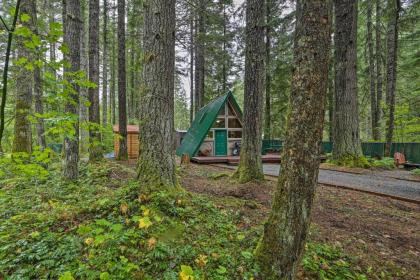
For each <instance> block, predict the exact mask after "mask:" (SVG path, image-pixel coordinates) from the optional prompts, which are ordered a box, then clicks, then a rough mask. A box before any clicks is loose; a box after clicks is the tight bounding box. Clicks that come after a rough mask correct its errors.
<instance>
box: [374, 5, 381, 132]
mask: <svg viewBox="0 0 420 280" xmlns="http://www.w3.org/2000/svg"><path fill="white" fill-rule="evenodd" d="M381 17H382V9H381V0H376V25H375V43H376V46H375V52H376V53H375V60H376V73H375V74H376V118H377V121H378V129H377V133H378V134H377V136H378V140H379V139H380V138H381V125H380V121H381V118H382V115H383V114H382V86H383V85H382V36H381Z"/></svg>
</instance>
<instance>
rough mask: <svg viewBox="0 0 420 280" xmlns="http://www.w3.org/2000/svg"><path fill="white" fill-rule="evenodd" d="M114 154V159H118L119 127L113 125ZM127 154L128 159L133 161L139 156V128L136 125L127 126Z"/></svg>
mask: <svg viewBox="0 0 420 280" xmlns="http://www.w3.org/2000/svg"><path fill="white" fill-rule="evenodd" d="M113 131H114V153H115V157H118V150H119V145H120V141H119V132H120V129H119V126H118V125H114V127H113ZM127 152H128V158H130V159H133V158H137V157H138V156H139V126H138V125H127Z"/></svg>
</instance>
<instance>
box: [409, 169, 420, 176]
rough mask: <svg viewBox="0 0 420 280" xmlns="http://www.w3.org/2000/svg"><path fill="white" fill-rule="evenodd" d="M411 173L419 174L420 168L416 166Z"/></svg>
mask: <svg viewBox="0 0 420 280" xmlns="http://www.w3.org/2000/svg"><path fill="white" fill-rule="evenodd" d="M410 173H411V175H414V176H420V168H416V169H413V170H411V171H410Z"/></svg>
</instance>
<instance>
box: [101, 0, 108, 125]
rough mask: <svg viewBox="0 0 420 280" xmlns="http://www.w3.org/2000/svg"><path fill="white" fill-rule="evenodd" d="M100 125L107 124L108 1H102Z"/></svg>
mask: <svg viewBox="0 0 420 280" xmlns="http://www.w3.org/2000/svg"><path fill="white" fill-rule="evenodd" d="M103 2H104V7H103V17H104V27H103V31H102V32H103V52H102V54H103V57H102V69H103V70H102V125H103V126H107V124H108V1H107V0H103Z"/></svg>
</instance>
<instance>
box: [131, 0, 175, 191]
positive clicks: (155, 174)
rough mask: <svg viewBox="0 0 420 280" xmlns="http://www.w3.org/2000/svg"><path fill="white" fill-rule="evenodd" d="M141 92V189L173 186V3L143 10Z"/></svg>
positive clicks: (161, 0)
mask: <svg viewBox="0 0 420 280" xmlns="http://www.w3.org/2000/svg"><path fill="white" fill-rule="evenodd" d="M143 44H144V57H145V61H144V66H143V83H144V87H145V88H144V92H142V95H141V103H140V104H141V105H142V107H141V110H140V122H141V125H140V130H141V133H140V134H139V142H140V148H139V161H138V178H139V182H140V184H141V185H142V186H146V187H149V188H154V187H157V188H162V187H169V188H171V187H174V186H176V177H175V154H174V149H173V147H174V145H173V144H174V90H175V89H174V75H175V0H155V1H149V2H147V4H145V6H144V35H143Z"/></svg>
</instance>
